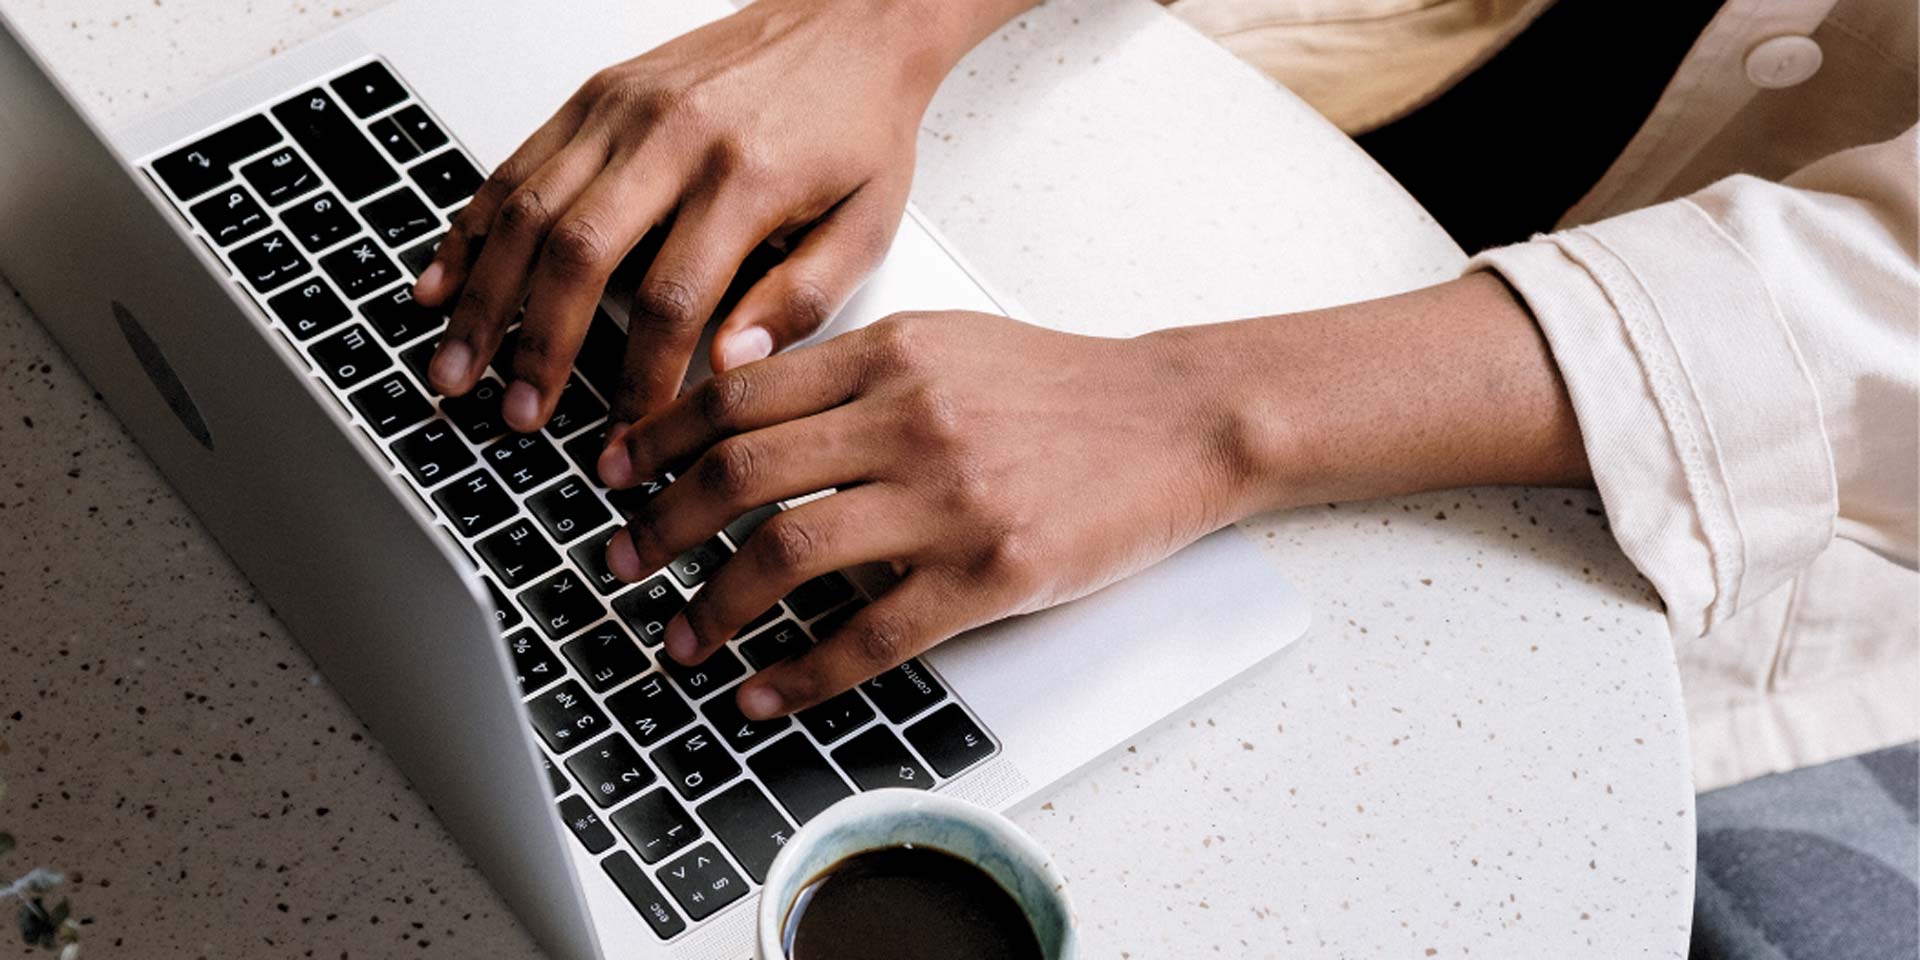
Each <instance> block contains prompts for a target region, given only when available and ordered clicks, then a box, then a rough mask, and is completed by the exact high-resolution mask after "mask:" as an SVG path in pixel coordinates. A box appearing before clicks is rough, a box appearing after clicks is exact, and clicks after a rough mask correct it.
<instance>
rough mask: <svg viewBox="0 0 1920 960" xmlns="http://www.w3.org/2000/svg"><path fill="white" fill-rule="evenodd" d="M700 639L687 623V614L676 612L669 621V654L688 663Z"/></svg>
mask: <svg viewBox="0 0 1920 960" xmlns="http://www.w3.org/2000/svg"><path fill="white" fill-rule="evenodd" d="M699 646H700V641H699V640H697V639H695V638H694V636H693V628H692V627H690V626H688V625H687V615H686V614H684V613H676V614H674V615H673V619H672V620H669V621H667V656H670V657H672V658H674V659H675V660H678V661H680V662H681V663H687V662H688V661H690V660H692V659H693V654H694V650H695V649H696V648H697V647H699Z"/></svg>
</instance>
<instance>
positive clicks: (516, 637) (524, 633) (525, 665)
mask: <svg viewBox="0 0 1920 960" xmlns="http://www.w3.org/2000/svg"><path fill="white" fill-rule="evenodd" d="M507 652H508V653H509V654H511V655H512V656H513V670H514V673H515V674H516V675H517V676H518V679H519V681H520V692H521V693H532V692H533V691H535V690H538V689H540V688H541V687H544V686H546V685H547V684H549V683H552V682H554V681H555V680H558V679H560V678H561V677H564V676H566V675H567V668H566V667H564V666H561V665H560V658H559V657H556V656H554V655H553V648H552V647H549V646H547V642H546V641H545V640H542V639H540V636H539V634H536V633H534V632H533V631H532V630H515V631H514V632H513V633H511V634H508V635H507Z"/></svg>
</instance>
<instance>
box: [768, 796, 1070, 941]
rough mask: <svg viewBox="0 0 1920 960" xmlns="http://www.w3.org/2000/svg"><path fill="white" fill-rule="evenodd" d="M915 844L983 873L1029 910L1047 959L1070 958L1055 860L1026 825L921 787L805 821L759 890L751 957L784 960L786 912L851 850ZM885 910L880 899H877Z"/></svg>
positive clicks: (857, 799) (853, 801) (845, 803)
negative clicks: (1027, 830)
mask: <svg viewBox="0 0 1920 960" xmlns="http://www.w3.org/2000/svg"><path fill="white" fill-rule="evenodd" d="M909 845H911V846H914V847H918V848H922V849H933V850H940V851H944V852H946V853H949V854H952V855H953V856H956V857H958V858H960V859H962V860H965V861H966V862H968V863H971V864H973V865H974V866H976V867H979V868H980V869H981V870H984V871H986V873H987V875H988V876H991V877H992V878H993V879H994V880H995V881H997V882H998V883H999V884H1000V886H1001V887H1002V888H1004V889H1005V890H1006V891H1007V892H1008V893H1010V894H1012V895H1013V899H1014V901H1015V902H1016V903H1018V904H1019V905H1020V908H1021V909H1022V910H1024V911H1025V912H1026V915H1027V920H1028V922H1030V923H1032V924H1033V933H1034V936H1035V937H1036V938H1037V939H1038V940H1039V941H1040V955H1041V956H1042V957H1044V958H1045V960H1074V956H1075V953H1076V948H1077V940H1076V937H1075V935H1074V924H1073V906H1072V904H1071V903H1070V902H1069V901H1068V899H1067V883H1066V881H1065V880H1063V879H1062V878H1061V877H1060V872H1059V871H1058V870H1056V869H1055V868H1054V866H1053V859H1052V858H1051V857H1049V856H1047V852H1046V850H1044V849H1042V848H1041V846H1040V844H1039V843H1037V842H1035V841H1034V839H1033V838H1032V837H1030V836H1027V833H1026V831H1024V830H1021V829H1020V828H1019V827H1017V826H1015V825H1014V824H1013V821H1011V820H1008V819H1007V818H1006V817H1003V816H1001V815H999V814H997V813H994V812H993V811H991V810H988V809H986V808H984V807H980V806H976V805H974V804H971V803H968V802H966V801H965V800H958V799H955V798H953V797H948V796H944V795H941V794H937V793H928V792H926V791H924V790H906V789H888V790H874V791H871V792H868V793H860V794H855V795H853V796H851V797H848V798H846V799H845V800H841V801H840V802H838V803H836V804H834V805H833V806H831V807H828V808H827V809H826V811H825V812H823V813H821V814H820V815H819V816H817V817H815V818H813V819H812V820H809V821H808V822H807V825H806V826H804V827H801V828H800V830H799V832H797V833H795V834H794V835H793V838H792V839H791V840H788V841H787V844H786V846H785V847H783V848H781V850H780V854H779V856H776V857H774V858H773V866H772V867H771V868H769V869H768V871H767V882H766V884H765V886H763V887H762V888H761V891H760V917H759V935H758V940H757V949H756V951H755V953H754V957H755V958H756V960H788V957H787V953H786V948H785V946H784V945H783V944H782V942H781V937H782V934H783V933H784V931H785V927H786V923H787V914H788V912H789V911H790V910H792V908H793V904H794V901H795V899H797V898H798V897H799V896H800V892H801V891H802V890H805V889H806V888H807V886H808V885H809V884H811V883H812V882H813V881H814V880H816V879H818V878H819V877H820V875H821V874H824V873H826V872H827V871H828V870H829V869H831V868H832V867H834V866H835V865H836V864H838V863H839V862H840V861H842V860H845V859H846V858H848V857H851V856H854V855H856V854H861V853H866V852H868V851H871V850H884V849H888V848H891V847H903V846H909ZM879 908H880V909H885V905H880V907H879Z"/></svg>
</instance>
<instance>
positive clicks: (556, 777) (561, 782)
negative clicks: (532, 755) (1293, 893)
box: [540, 753, 572, 797]
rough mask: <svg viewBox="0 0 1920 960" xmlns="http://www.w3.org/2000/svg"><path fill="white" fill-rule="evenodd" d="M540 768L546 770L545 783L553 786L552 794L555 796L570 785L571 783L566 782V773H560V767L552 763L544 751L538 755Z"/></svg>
mask: <svg viewBox="0 0 1920 960" xmlns="http://www.w3.org/2000/svg"><path fill="white" fill-rule="evenodd" d="M540 769H542V770H545V771H546V772H547V785H548V786H550V787H552V788H553V795H554V796H556V797H557V796H559V795H561V794H563V793H566V792H567V790H568V789H569V788H570V787H571V786H572V784H570V783H568V782H567V775H566V774H564V773H561V772H560V768H559V767H556V766H554V765H553V758H552V757H549V756H547V755H546V754H544V753H543V754H541V755H540Z"/></svg>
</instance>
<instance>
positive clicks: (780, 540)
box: [754, 516, 820, 571]
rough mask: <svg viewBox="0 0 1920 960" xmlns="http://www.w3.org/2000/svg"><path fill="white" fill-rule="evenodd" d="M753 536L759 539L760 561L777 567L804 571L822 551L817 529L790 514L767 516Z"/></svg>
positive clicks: (774, 567) (775, 568) (772, 567)
mask: <svg viewBox="0 0 1920 960" xmlns="http://www.w3.org/2000/svg"><path fill="white" fill-rule="evenodd" d="M776 521H778V522H776ZM754 539H756V540H759V541H760V551H761V562H763V563H764V564H765V565H766V566H767V567H768V568H770V569H774V570H788V571H793V570H801V569H803V568H805V567H806V566H807V565H808V564H809V563H810V562H811V561H812V560H813V558H814V557H816V556H818V555H819V552H820V535H819V533H818V531H816V530H815V529H814V528H813V527H811V526H809V525H808V524H806V523H802V522H800V521H797V520H794V519H791V518H788V517H782V516H774V517H772V518H770V519H768V520H767V522H766V523H764V524H762V525H761V526H760V529H759V530H756V531H754Z"/></svg>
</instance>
